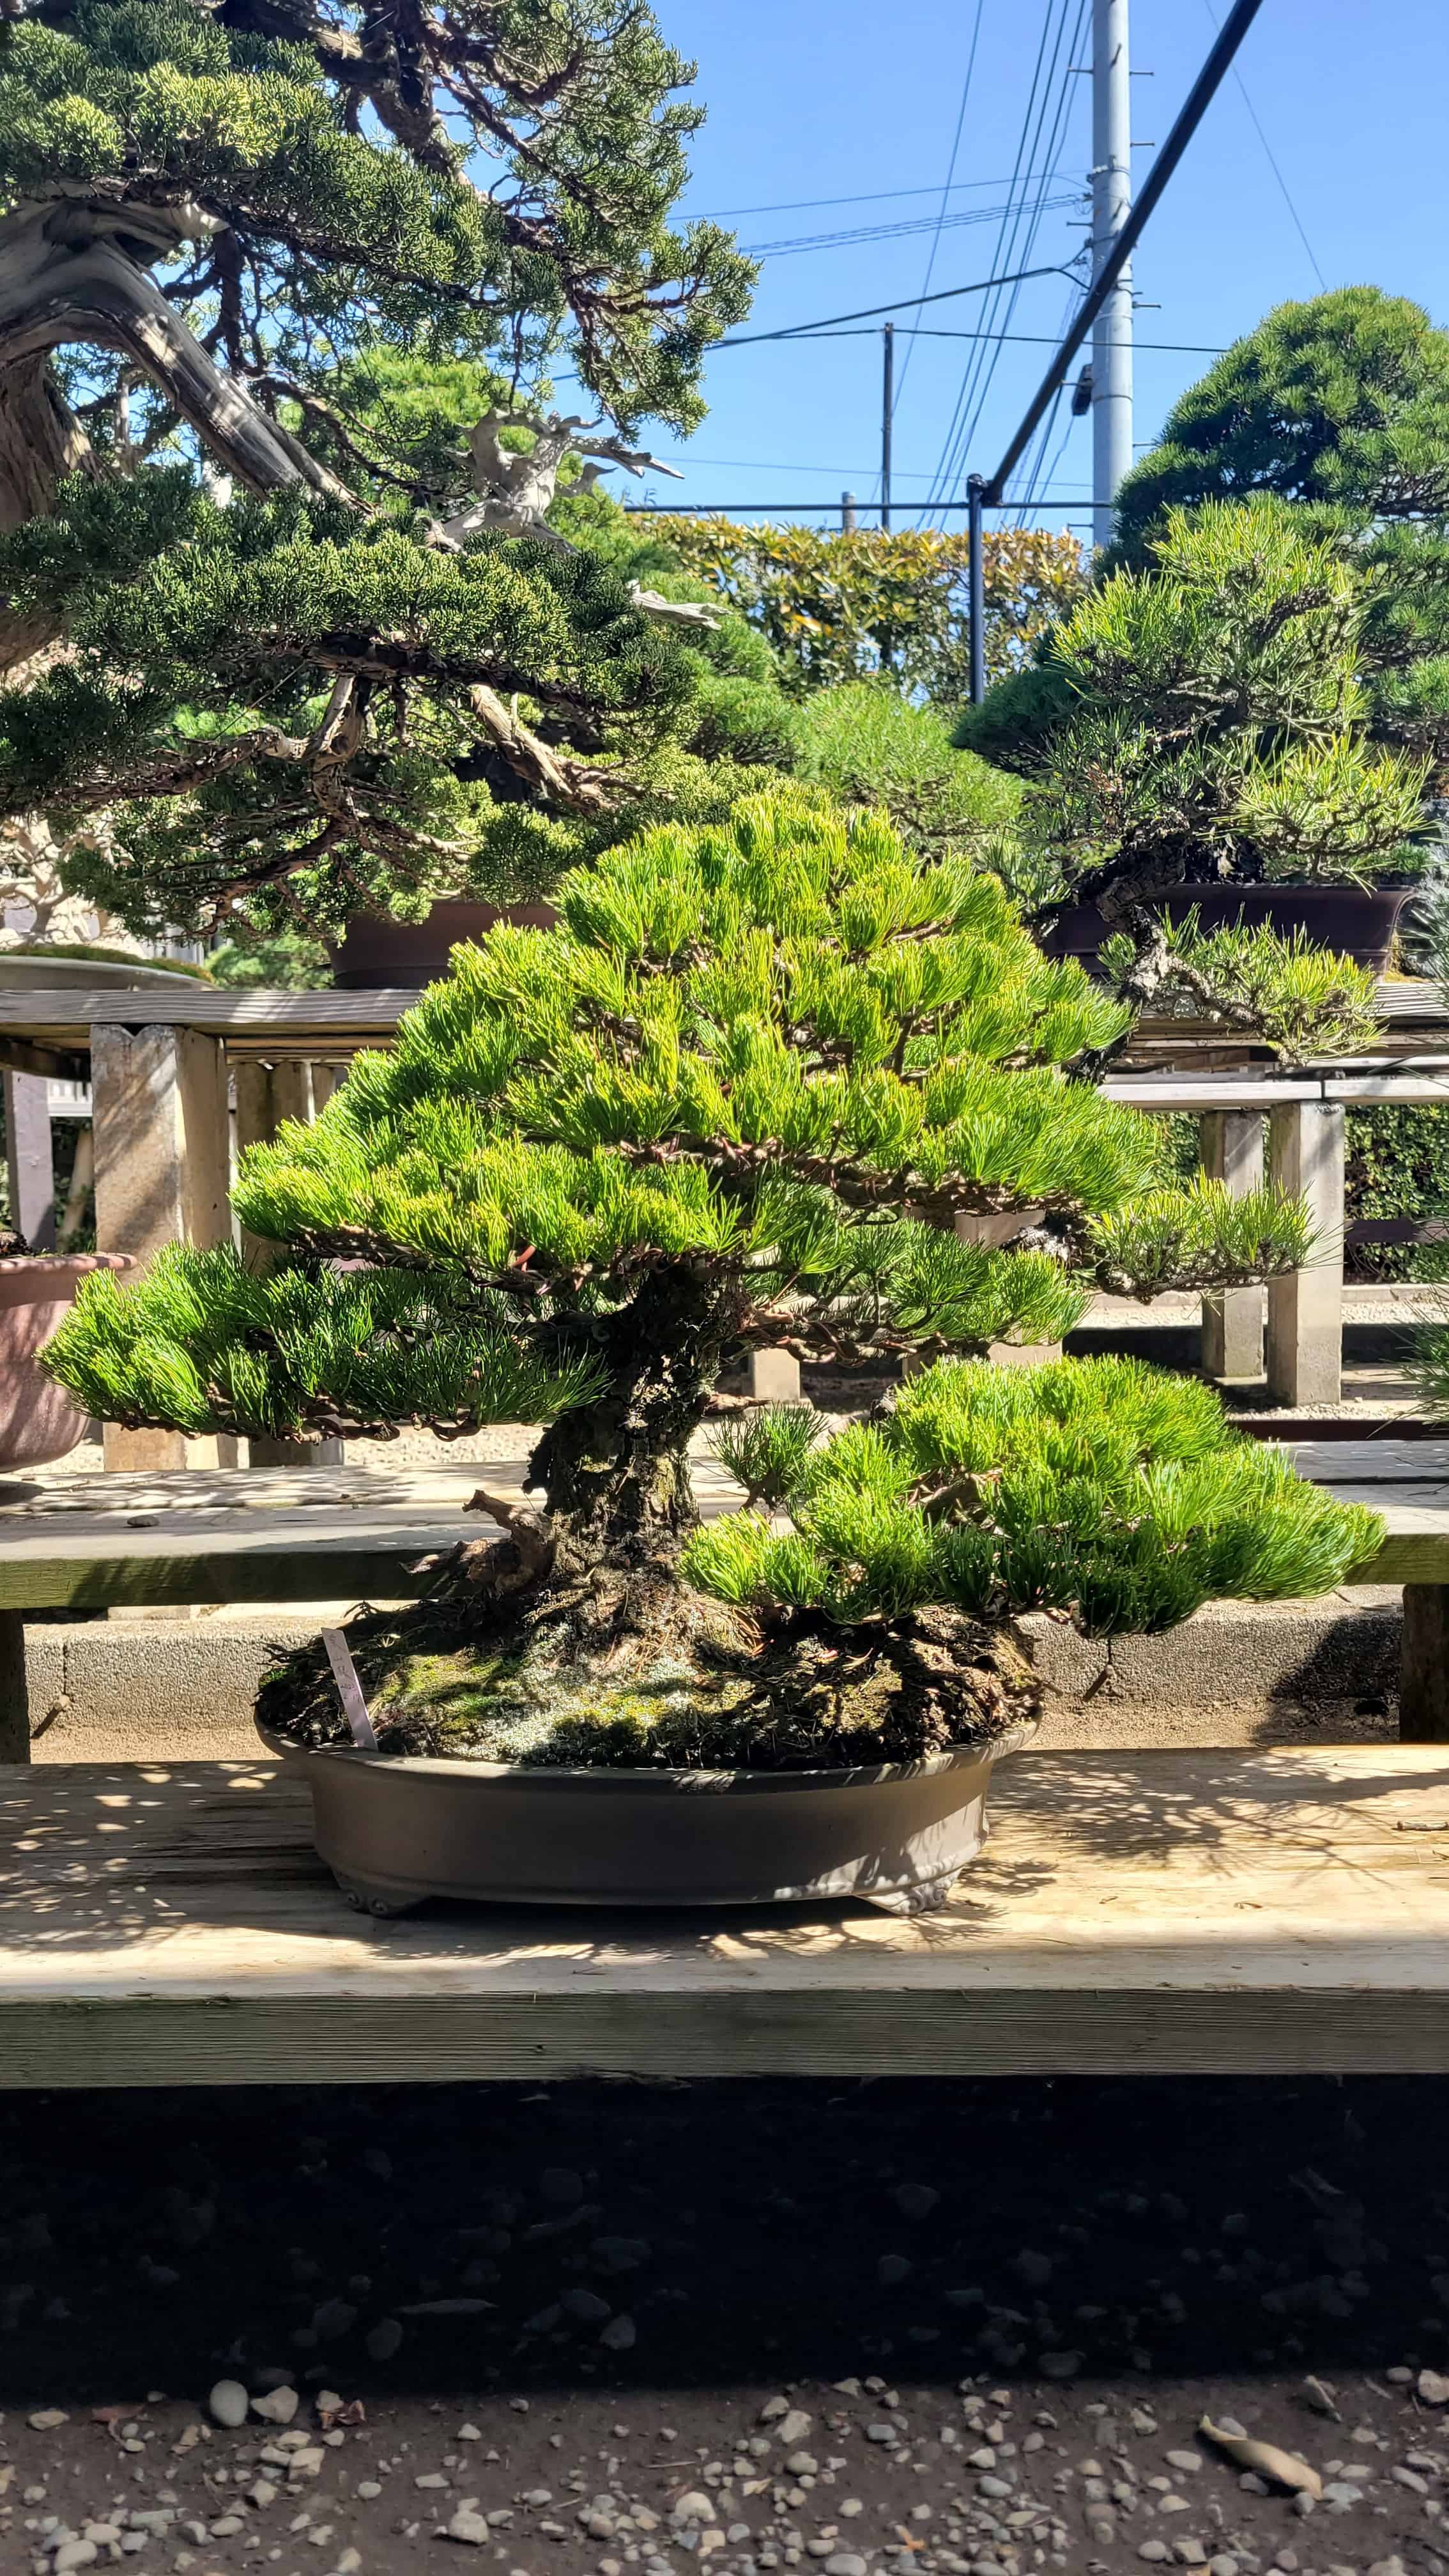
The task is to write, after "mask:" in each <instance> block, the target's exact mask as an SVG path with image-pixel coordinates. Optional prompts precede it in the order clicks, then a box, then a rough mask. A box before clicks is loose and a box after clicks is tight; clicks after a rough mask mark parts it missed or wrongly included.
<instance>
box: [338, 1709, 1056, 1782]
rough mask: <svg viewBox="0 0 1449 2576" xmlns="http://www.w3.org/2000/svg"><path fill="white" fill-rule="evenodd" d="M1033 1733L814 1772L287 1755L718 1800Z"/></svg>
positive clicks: (948, 1765)
mask: <svg viewBox="0 0 1449 2576" xmlns="http://www.w3.org/2000/svg"><path fill="white" fill-rule="evenodd" d="M1034 1733H1035V1729H1034V1728H1032V1727H1027V1726H1016V1727H1009V1728H1008V1729H1007V1730H1006V1732H1005V1733H1004V1734H1001V1735H993V1736H990V1737H989V1738H987V1739H986V1740H985V1741H984V1742H982V1743H980V1744H949V1745H948V1746H947V1747H946V1750H945V1752H944V1753H923V1754H922V1755H921V1756H920V1757H919V1759H918V1760H917V1761H914V1762H855V1763H850V1764H848V1765H847V1764H845V1763H841V1764H839V1765H831V1764H822V1765H821V1767H820V1768H819V1769H818V1770H815V1771H805V1770H785V1769H781V1770H778V1771H750V1770H737V1771H716V1770H698V1771H671V1770H668V1769H666V1767H665V1766H664V1764H663V1763H657V1762H640V1763H628V1762H599V1763H582V1762H581V1763H577V1764H570V1763H565V1762H470V1761H468V1759H467V1758H466V1756H464V1755H453V1754H447V1753H384V1752H382V1751H378V1752H376V1753H369V1752H367V1751H365V1750H364V1748H363V1747H362V1746H361V1745H360V1744H314V1745H308V1746H306V1747H305V1748H301V1747H298V1746H296V1745H294V1746H293V1747H292V1750H293V1752H297V1751H299V1750H303V1751H305V1757H306V1759H307V1760H308V1761H309V1762H347V1763H366V1764H367V1765H368V1767H369V1768H371V1769H373V1770H381V1771H386V1772H388V1773H389V1774H390V1775H394V1776H396V1775H401V1776H402V1777H403V1778H412V1779H416V1778H417V1777H418V1776H419V1775H420V1774H425V1775H426V1776H427V1777H428V1778H429V1779H437V1778H440V1777H448V1776H451V1777H453V1778H455V1779H459V1780H488V1781H491V1782H492V1783H493V1785H494V1786H495V1787H500V1788H501V1787H503V1786H504V1785H505V1784H506V1785H508V1786H510V1787H517V1788H522V1789H547V1788H548V1787H549V1785H550V1784H551V1783H552V1782H554V1781H557V1782H559V1783H560V1785H563V1784H564V1783H567V1785H568V1786H569V1787H570V1788H574V1789H582V1790H585V1791H590V1792H591V1791H598V1792H600V1793H601V1794H602V1795H604V1796H605V1797H607V1796H609V1795H610V1794H618V1793H620V1792H623V1791H631V1792H634V1793H637V1792H638V1791H640V1790H641V1789H642V1790H647V1791H649V1792H651V1793H653V1794H656V1795H659V1796H666V1795H671V1796H677V1795H679V1794H681V1793H683V1794H684V1795H686V1796H704V1797H725V1796H747V1795H749V1794H750V1793H752V1792H753V1791H755V1790H771V1789H882V1788H885V1787H887V1786H889V1785H890V1784H891V1783H892V1782H894V1781H897V1780H914V1779H925V1778H930V1777H933V1776H934V1775H935V1774H936V1773H937V1772H939V1771H956V1770H960V1769H961V1768H962V1767H963V1765H964V1764H966V1763H970V1762H981V1761H984V1760H986V1759H988V1758H989V1759H991V1760H992V1761H996V1760H998V1759H999V1758H1000V1756H1001V1755H1002V1754H1003V1753H1015V1752H1017V1751H1018V1750H1019V1748H1020V1746H1021V1745H1023V1744H1024V1743H1025V1742H1026V1741H1027V1739H1028V1737H1029V1736H1030V1735H1032V1734H1034Z"/></svg>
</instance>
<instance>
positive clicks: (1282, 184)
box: [1202, 0, 1328, 295]
mask: <svg viewBox="0 0 1449 2576" xmlns="http://www.w3.org/2000/svg"><path fill="white" fill-rule="evenodd" d="M1202 5H1203V7H1204V8H1205V9H1206V11H1207V13H1208V17H1209V19H1210V21H1211V23H1212V25H1213V27H1214V28H1217V26H1218V16H1217V12H1216V10H1215V9H1214V8H1213V5H1212V0H1202ZM1233 78H1234V80H1235V81H1236V82H1237V84H1238V89H1239V91H1240V93H1241V96H1242V101H1243V105H1244V107H1245V108H1246V109H1247V111H1248V114H1249V116H1250V117H1251V118H1252V121H1253V132H1254V133H1255V134H1256V136H1257V138H1258V141H1259V142H1260V143H1261V144H1262V147H1263V150H1264V152H1265V153H1266V154H1267V156H1268V167H1269V169H1270V170H1271V171H1272V173H1273V176H1274V178H1275V179H1276V180H1277V182H1278V186H1279V189H1280V191H1281V193H1282V198H1283V203H1284V205H1285V206H1286V207H1287V209H1288V212H1289V214H1290V215H1291V216H1292V218H1293V224H1294V228H1295V230H1296V232H1297V235H1298V238H1299V240H1300V241H1301V243H1302V244H1303V247H1304V250H1305V251H1306V252H1307V254H1308V265H1309V267H1310V268H1311V269H1312V271H1313V274H1314V276H1315V277H1316V278H1317V280H1318V283H1319V285H1320V287H1321V288H1322V290H1323V292H1324V294H1325V295H1326V294H1327V292H1328V280H1327V278H1326V277H1325V276H1324V274H1323V271H1322V269H1321V268H1320V267H1319V265H1318V262H1317V260H1316V259H1315V258H1314V256H1313V244H1312V242H1311V241H1310V240H1309V238H1308V235H1307V233H1306V232H1305V231H1304V229H1303V218H1302V216H1301V215H1300V213H1299V212H1298V209H1297V207H1296V206H1295V205H1294V203H1293V198H1292V195H1291V193H1290V191H1289V187H1288V182H1287V180H1286V179H1285V178H1284V176H1283V173H1282V171H1281V170H1280V169H1279V167H1278V164H1277V161H1276V160H1275V158H1274V155H1273V146H1272V144H1271V143H1270V142H1269V140H1268V137H1267V135H1266V134H1265V133H1264V131H1263V128H1262V126H1261V125H1260V124H1259V122H1258V111H1257V109H1256V108H1255V107H1254V105H1253V102H1252V100H1251V99H1250V98H1249V96H1248V85H1247V83H1246V81H1245V80H1244V78H1243V75H1242V73H1241V72H1240V71H1239V69H1238V67H1237V65H1236V63H1235V64H1234V65H1233Z"/></svg>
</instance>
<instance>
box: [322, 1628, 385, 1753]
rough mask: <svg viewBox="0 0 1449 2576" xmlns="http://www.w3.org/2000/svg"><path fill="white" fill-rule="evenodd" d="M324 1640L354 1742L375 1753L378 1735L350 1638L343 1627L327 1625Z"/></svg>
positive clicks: (359, 1746)
mask: <svg viewBox="0 0 1449 2576" xmlns="http://www.w3.org/2000/svg"><path fill="white" fill-rule="evenodd" d="M322 1643H323V1645H324V1646H325V1647H326V1649H327V1661H328V1662H329V1664H330V1665H331V1667H332V1678H333V1680H334V1681H335V1682H336V1684H337V1696H338V1698H339V1699H340V1700H341V1702H342V1709H343V1714H344V1716H345V1717H346V1719H347V1723H348V1725H349V1726H350V1727H351V1729H352V1741H353V1743H354V1744H355V1745H356V1746H357V1748H358V1751H359V1752H360V1753H375V1752H376V1751H377V1737H376V1736H375V1735H374V1733H373V1731H372V1720H371V1718H370V1717H369V1716H368V1714H367V1702H366V1700H365V1699H364V1698H363V1696H362V1684H361V1682H360V1681H359V1680H358V1678H357V1666H356V1665H355V1664H354V1662H353V1660H352V1657H351V1655H350V1654H349V1653H348V1650H347V1639H346V1638H345V1637H344V1636H343V1634H342V1631H341V1629H340V1628H324V1629H323V1631H322Z"/></svg>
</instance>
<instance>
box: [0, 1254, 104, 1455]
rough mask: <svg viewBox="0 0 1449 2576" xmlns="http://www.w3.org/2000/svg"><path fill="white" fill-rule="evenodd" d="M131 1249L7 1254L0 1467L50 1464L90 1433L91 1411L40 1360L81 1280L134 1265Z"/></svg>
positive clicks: (1, 1280) (0, 1301)
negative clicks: (75, 1400) (75, 1401)
mask: <svg viewBox="0 0 1449 2576" xmlns="http://www.w3.org/2000/svg"><path fill="white" fill-rule="evenodd" d="M135 1267H136V1263H135V1262H134V1260H133V1259H132V1258H131V1255H130V1254H129V1253H126V1252H77V1253H19V1254H17V1255H15V1256H14V1258H12V1259H11V1260H9V1261H0V1472H3V1471H4V1470H6V1469H9V1468H12V1467H43V1466H45V1465H46V1464H47V1463H48V1462H49V1461H50V1460H51V1459H53V1458H65V1457H67V1456H68V1455H69V1453H70V1451H71V1450H72V1449H74V1448H75V1447H76V1446H77V1444H78V1443H79V1442H80V1441H81V1440H83V1439H84V1437H85V1430H86V1423H87V1421H88V1419H89V1417H88V1416H87V1415H86V1414H84V1413H82V1412H81V1410H80V1408H79V1406H78V1405H76V1404H73V1403H72V1401H71V1399H70V1397H69V1396H68V1395H67V1393H66V1391H65V1389H64V1387H63V1386H57V1385H56V1382H55V1380H54V1378H49V1377H47V1376H46V1374H45V1372H44V1370H43V1369H41V1368H40V1367H38V1366H37V1355H38V1354H39V1352H40V1351H42V1350H43V1349H44V1347H45V1345H46V1343H47V1342H48V1341H49V1339H50V1337H51V1334H52V1333H53V1332H55V1331H56V1330H57V1329H58V1327H59V1325H60V1321H61V1318H62V1316H63V1315H64V1314H65V1312H66V1309H67V1307H68V1306H69V1305H70V1303H71V1300H72V1299H73V1297H74V1296H75V1292H76V1289H77V1287H78V1286H79V1284H80V1282H81V1280H82V1279H85V1278H87V1277H88V1276H89V1275H90V1273H91V1271H93V1270H134V1269H135Z"/></svg>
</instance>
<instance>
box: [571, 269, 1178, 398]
mask: <svg viewBox="0 0 1449 2576" xmlns="http://www.w3.org/2000/svg"><path fill="white" fill-rule="evenodd" d="M1033 273H1034V274H1035V275H1037V276H1039V277H1046V276H1049V275H1050V274H1051V271H1050V270H1048V269H1038V270H1036V271H1034V272H1033ZM1063 273H1064V274H1065V272H1063ZM963 291H969V290H963ZM883 309H884V308H883ZM896 309H897V308H896V307H892V308H891V310H893V311H894V310H896ZM760 336H761V338H763V339H767V340H773V339H781V338H789V339H791V340H798V341H799V343H800V346H801V347H802V348H808V347H809V346H810V344H811V343H812V341H815V340H875V339H878V338H879V336H880V335H879V333H878V332H875V331H826V330H816V329H815V328H813V326H812V325H811V324H810V323H808V322H801V323H798V324H797V325H796V327H795V329H794V330H793V331H790V332H788V333H781V332H776V331H766V332H762V333H761V335H760ZM1061 336H1062V335H1061V332H1060V331H933V330H932V329H931V327H930V325H929V324H926V325H925V326H924V327H923V326H922V325H920V324H919V323H918V324H915V325H912V324H911V323H909V322H905V323H902V324H901V326H900V327H899V329H898V330H897V332H896V338H897V339H898V340H1001V341H1003V342H1005V343H1006V344H1007V345H1008V346H1009V347H1012V348H1018V349H1055V348H1056V347H1057V345H1058V343H1059V341H1060V339H1061ZM740 345H741V343H740V342H739V341H737V340H720V341H717V342H716V344H715V346H716V347H718V348H721V349H736V348H738V347H740ZM1132 345H1133V347H1134V349H1162V350H1167V351H1169V352H1171V353H1172V354H1173V355H1175V356H1177V357H1186V358H1221V357H1222V356H1223V355H1224V344H1223V342H1222V341H1221V340H1139V339H1136V338H1135V337H1134V339H1133V343H1132ZM708 354H709V355H710V356H711V357H713V355H714V350H713V349H711V350H710V351H709V353H708ZM558 381H559V383H560V384H563V383H565V382H569V383H572V382H575V381H576V379H574V378H571V377H570V378H565V377H562V376H560V378H559V379H558Z"/></svg>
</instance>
